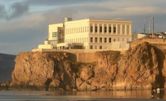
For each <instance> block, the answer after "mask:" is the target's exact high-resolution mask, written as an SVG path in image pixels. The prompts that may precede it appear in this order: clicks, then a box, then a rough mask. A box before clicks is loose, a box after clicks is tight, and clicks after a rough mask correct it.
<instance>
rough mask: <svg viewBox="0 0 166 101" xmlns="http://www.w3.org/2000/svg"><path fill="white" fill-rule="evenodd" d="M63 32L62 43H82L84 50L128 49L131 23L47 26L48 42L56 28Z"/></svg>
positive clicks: (79, 22) (88, 21) (86, 22)
mask: <svg viewBox="0 0 166 101" xmlns="http://www.w3.org/2000/svg"><path fill="white" fill-rule="evenodd" d="M59 27H61V28H63V30H64V43H65V44H72V43H83V46H84V48H85V49H111V50H120V49H124V50H125V49H128V48H129V43H128V42H129V41H131V40H132V23H131V21H124V20H94V19H83V20H74V21H72V20H70V21H64V23H60V24H52V25H49V36H48V37H49V38H48V40H58V37H53V36H52V34H53V33H54V32H58V28H59Z"/></svg>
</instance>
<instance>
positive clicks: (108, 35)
mask: <svg viewBox="0 0 166 101" xmlns="http://www.w3.org/2000/svg"><path fill="white" fill-rule="evenodd" d="M131 27H132V24H131V22H130V21H121V20H91V21H90V48H91V49H112V50H118V49H119V48H121V49H122V48H123V49H126V48H128V47H129V45H127V44H128V41H131V38H132V36H131V35H132V31H131Z"/></svg>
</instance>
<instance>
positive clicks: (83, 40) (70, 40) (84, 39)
mask: <svg viewBox="0 0 166 101" xmlns="http://www.w3.org/2000/svg"><path fill="white" fill-rule="evenodd" d="M87 41H88V38H73V39H66V40H65V42H76V43H83V42H87Z"/></svg>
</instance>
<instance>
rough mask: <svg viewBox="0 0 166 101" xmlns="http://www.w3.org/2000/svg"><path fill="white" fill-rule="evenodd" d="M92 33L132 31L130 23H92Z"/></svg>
mask: <svg viewBox="0 0 166 101" xmlns="http://www.w3.org/2000/svg"><path fill="white" fill-rule="evenodd" d="M90 32H91V33H114V34H116V33H118V34H119V33H122V34H126V33H127V34H129V33H130V26H129V25H124V24H123V25H121V24H117V25H106V24H105V25H91V26H90Z"/></svg>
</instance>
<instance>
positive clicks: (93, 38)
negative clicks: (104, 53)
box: [90, 37, 130, 43]
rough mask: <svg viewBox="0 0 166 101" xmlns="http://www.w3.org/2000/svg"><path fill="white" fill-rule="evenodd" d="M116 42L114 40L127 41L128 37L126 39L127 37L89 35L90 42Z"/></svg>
mask: <svg viewBox="0 0 166 101" xmlns="http://www.w3.org/2000/svg"><path fill="white" fill-rule="evenodd" d="M112 41H113V42H116V41H125V42H127V41H130V39H128V38H113V39H112V38H107V37H105V38H103V37H91V38H90V42H91V43H98V42H99V43H111V42H112Z"/></svg>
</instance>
